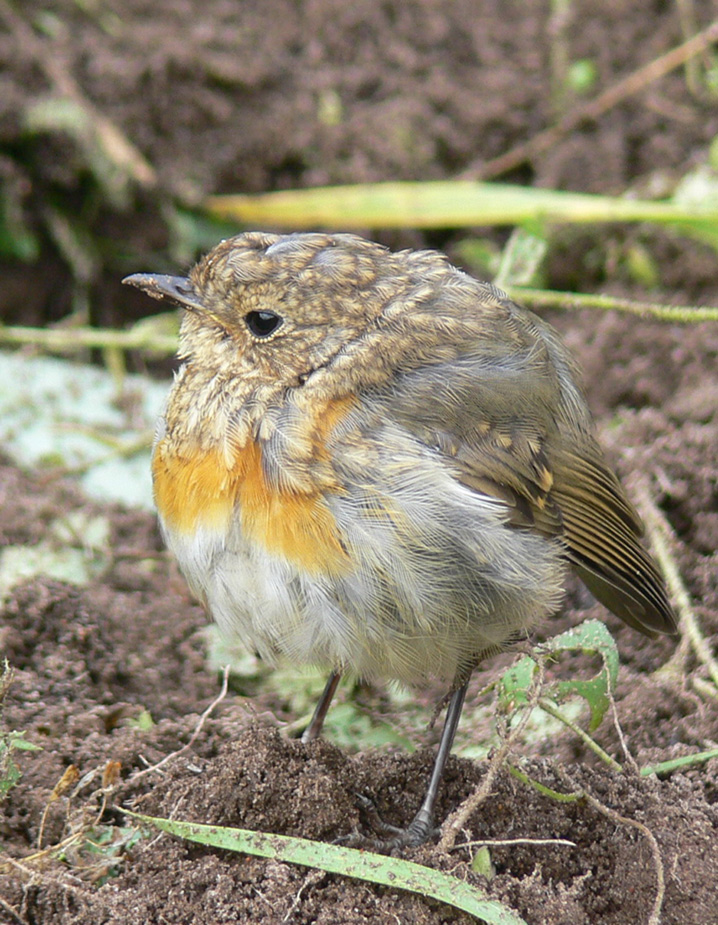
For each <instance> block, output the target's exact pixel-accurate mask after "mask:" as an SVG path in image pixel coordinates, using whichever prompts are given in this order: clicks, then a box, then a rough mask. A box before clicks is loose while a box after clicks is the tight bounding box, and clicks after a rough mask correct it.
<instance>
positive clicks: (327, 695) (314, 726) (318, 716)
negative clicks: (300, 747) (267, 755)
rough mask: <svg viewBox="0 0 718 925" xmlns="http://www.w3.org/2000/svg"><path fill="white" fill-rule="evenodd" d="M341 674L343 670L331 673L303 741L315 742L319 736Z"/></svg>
mask: <svg viewBox="0 0 718 925" xmlns="http://www.w3.org/2000/svg"><path fill="white" fill-rule="evenodd" d="M341 676H342V673H341V671H333V672H332V673H331V674H330V675H329V679H328V681H327V683H326V686H325V687H324V690H323V691H322V696H321V697H320V698H319V702H318V703H317V705H316V708H315V710H314V715H313V716H312V719H311V722H310V723H309V725H308V726H307V728H306V729H305V730H304V732H303V733H302V742H313V741H314V740H315V739H318V738H319V735H320V733H321V731H322V726H323V725H324V719H325V718H326V715H327V711H328V710H329V705H330V704H331V702H332V697H333V696H334V694H335V693H336V689H337V687H338V685H339V680H340V678H341Z"/></svg>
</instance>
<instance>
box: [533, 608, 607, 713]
mask: <svg viewBox="0 0 718 925" xmlns="http://www.w3.org/2000/svg"><path fill="white" fill-rule="evenodd" d="M544 648H545V649H546V650H548V651H549V652H562V651H567V652H570V651H581V652H589V653H595V654H597V655H600V656H601V659H602V661H603V667H602V668H601V670H600V671H599V673H598V674H597V675H596V676H595V677H594V678H591V679H590V680H588V681H586V680H583V679H582V678H574V679H572V680H570V681H557V682H556V683H555V684H553V685H552V689H553V691H554V692H555V693H556V695H557V696H558V697H569V696H571V695H574V694H578V696H580V697H583V699H584V700H585V701H586V702H587V703H588V706H589V709H590V711H591V722H590V724H589V728H590V729H591V731H593V730H594V729H596V728H597V727H598V726H599V724H600V722H601V720H602V719H603V717H604V715H605V713H606V710H607V709H608V707H609V705H610V701H609V699H608V693H609V690H615V689H616V681H617V680H618V649H617V648H616V643H615V642H614V640H613V637H612V636H611V634H610V633H609V631H608V629H607V628H606V626H605V624H604V623H601V621H600V620H586V621H585V622H584V623H582V624H581V625H580V626H577V627H574V628H573V629H570V630H567V632H565V633H561V634H560V635H559V636H555V637H554V638H553V639H550V640H549V641H548V642H547V643H546V645H545V647H544Z"/></svg>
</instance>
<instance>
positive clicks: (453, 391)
mask: <svg viewBox="0 0 718 925" xmlns="http://www.w3.org/2000/svg"><path fill="white" fill-rule="evenodd" d="M480 365H481V364H480V363H479V367H480ZM538 372H539V373H540V370H538ZM561 388H562V383H561V382H560V381H559V379H558V378H557V377H556V376H555V375H554V374H553V372H552V366H551V364H550V363H549V364H548V365H547V367H546V375H541V374H539V375H537V369H536V365H535V363H534V366H533V368H532V369H531V370H529V369H526V368H522V367H521V364H518V363H516V364H513V365H507V366H506V367H505V368H497V367H496V366H495V365H494V366H492V368H491V370H490V371H489V373H488V375H487V374H486V370H485V369H483V370H482V369H481V368H472V363H471V362H469V361H464V362H461V363H457V362H456V361H454V362H452V363H450V364H445V365H443V366H439V367H434V368H432V369H427V368H425V369H423V370H419V371H415V372H414V373H412V374H410V375H409V376H407V377H406V382H405V383H404V386H403V387H402V388H400V389H397V390H395V391H394V393H393V395H392V398H391V402H390V405H391V408H390V413H391V416H392V417H393V418H394V419H395V420H397V419H398V420H399V421H400V423H401V424H402V426H404V427H407V428H408V429H410V430H412V431H413V432H414V433H415V435H416V436H417V437H419V439H421V440H422V442H423V443H425V444H426V445H427V446H430V447H432V448H434V449H435V450H436V451H437V452H439V453H440V454H442V456H443V457H445V459H446V461H447V464H448V465H449V466H451V468H452V469H453V471H454V473H455V477H456V478H457V480H458V481H460V482H461V483H462V484H464V485H467V486H468V487H469V488H472V489H473V490H475V491H477V492H480V493H482V494H485V495H489V496H492V497H496V498H499V499H501V500H502V501H504V502H505V503H506V505H507V509H508V511H509V522H510V523H511V524H512V525H513V526H514V527H516V528H517V529H532V530H535V531H537V532H539V533H542V534H544V535H546V536H553V537H560V538H561V539H562V541H563V543H564V545H565V549H566V555H567V558H568V559H569V561H570V562H571V564H572V566H573V567H574V569H575V571H576V572H577V573H578V575H579V576H580V578H581V579H582V580H583V582H584V583H585V584H586V585H587V586H588V588H589V589H590V590H591V591H592V592H593V594H594V595H595V596H596V597H597V598H598V599H599V600H600V601H601V602H602V603H603V604H605V606H606V607H608V608H609V609H610V610H612V611H613V612H614V613H615V614H616V615H617V616H619V617H621V619H623V620H624V621H625V622H626V623H627V624H629V626H632V627H633V628H634V629H638V630H640V631H641V632H643V633H645V634H647V635H655V634H657V633H668V634H673V633H675V631H676V624H675V618H674V615H673V612H672V610H671V606H670V604H669V602H668V599H667V596H666V591H665V587H664V584H663V580H662V578H661V576H660V574H659V572H658V570H657V568H656V566H655V564H654V562H653V560H652V559H651V557H650V556H649V555H648V553H647V552H646V551H645V550H644V549H643V547H642V546H641V544H640V537H641V535H642V534H643V526H642V524H641V521H640V518H639V517H638V514H637V513H636V511H635V510H634V508H633V506H632V505H631V503H630V501H629V500H628V498H627V496H626V494H625V492H624V490H623V488H622V486H621V484H620V483H619V481H618V479H617V478H616V476H615V475H614V474H613V472H611V470H610V469H609V468H608V466H607V465H606V462H605V460H604V458H603V454H602V451H601V449H600V447H599V446H598V443H597V442H596V440H595V438H594V437H593V434H592V431H591V425H590V419H589V417H588V412H587V411H586V410H585V409H581V408H580V406H578V405H575V402H574V401H573V399H571V400H570V401H569V400H565V396H564V397H562V393H561ZM573 394H575V393H573ZM572 404H573V405H574V409H575V408H578V409H579V411H580V417H579V418H575V417H574V416H573V415H574V410H572V407H571V406H572Z"/></svg>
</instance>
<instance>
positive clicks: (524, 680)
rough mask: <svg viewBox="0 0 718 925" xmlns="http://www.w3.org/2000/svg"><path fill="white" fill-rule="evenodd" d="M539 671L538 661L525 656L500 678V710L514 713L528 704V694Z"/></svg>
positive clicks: (498, 694)
mask: <svg viewBox="0 0 718 925" xmlns="http://www.w3.org/2000/svg"><path fill="white" fill-rule="evenodd" d="M537 669H538V665H537V663H536V660H535V659H533V658H531V656H530V655H524V656H523V658H520V659H519V660H518V661H517V662H514V664H513V665H511V667H510V668H507V669H506V671H505V672H504V673H503V675H502V676H501V677H500V678H499V681H498V686H497V696H498V704H499V708H500V709H501V710H502V711H504V712H505V713H513V712H514V711H515V710H516V709H517V708H518V707H522V706H524V705H525V704H526V703H527V702H528V692H529V688H530V687H531V683H532V682H533V679H534V675H535V674H536V671H537Z"/></svg>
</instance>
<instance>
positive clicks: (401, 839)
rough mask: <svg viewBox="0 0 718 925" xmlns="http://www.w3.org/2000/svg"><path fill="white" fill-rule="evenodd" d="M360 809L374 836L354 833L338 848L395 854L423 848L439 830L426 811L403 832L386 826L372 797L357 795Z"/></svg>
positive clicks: (419, 814) (340, 841) (339, 841)
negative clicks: (408, 849) (404, 849)
mask: <svg viewBox="0 0 718 925" xmlns="http://www.w3.org/2000/svg"><path fill="white" fill-rule="evenodd" d="M357 805H358V806H359V810H360V812H361V814H362V817H363V819H364V821H365V822H366V824H367V825H368V827H369V828H370V829H371V831H372V833H373V835H365V834H364V833H362V832H358V831H356V830H355V831H354V832H350V833H349V835H342V836H341V837H339V838H337V840H336V842H335V844H338V845H344V846H345V847H346V848H362V849H364V850H366V851H377V852H379V853H380V854H395V853H397V852H398V851H401V849H402V848H416V847H417V846H418V845H423V844H424V842H425V841H427V840H428V839H429V838H431V837H432V836H433V835H437V834H438V832H439V830H438V829H437V828H436V827H435V826H434V820H433V818H432V817H431V816H430V815H429V814H428V813H427V812H426V811H425V810H424V808H423V807H422V808H421V809H420V810H419V812H418V813H417V814H416V816H414V818H413V819H412V821H411V822H410V823H409V825H408V826H407V827H406V828H399V827H398V826H395V825H390V824H389V823H388V822H385V821H384V820H383V819H382V818H381V816H380V815H379V813H378V811H377V808H376V806H375V805H374V803H373V802H372V801H371V800H370V799H369V797H366V796H363V795H361V794H357Z"/></svg>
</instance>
